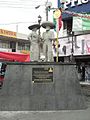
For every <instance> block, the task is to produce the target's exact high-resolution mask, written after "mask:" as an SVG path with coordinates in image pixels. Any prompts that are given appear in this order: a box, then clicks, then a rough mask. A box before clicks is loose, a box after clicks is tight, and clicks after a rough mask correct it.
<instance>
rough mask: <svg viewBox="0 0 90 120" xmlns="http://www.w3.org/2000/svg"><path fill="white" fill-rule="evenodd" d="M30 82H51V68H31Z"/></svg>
mask: <svg viewBox="0 0 90 120" xmlns="http://www.w3.org/2000/svg"><path fill="white" fill-rule="evenodd" d="M32 81H33V82H34V83H35V82H38V83H42V82H53V68H52V67H44V68H32Z"/></svg>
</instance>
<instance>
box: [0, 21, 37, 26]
mask: <svg viewBox="0 0 90 120" xmlns="http://www.w3.org/2000/svg"><path fill="white" fill-rule="evenodd" d="M22 23H37V21H35V22H13V23H2V24H0V25H12V24H22Z"/></svg>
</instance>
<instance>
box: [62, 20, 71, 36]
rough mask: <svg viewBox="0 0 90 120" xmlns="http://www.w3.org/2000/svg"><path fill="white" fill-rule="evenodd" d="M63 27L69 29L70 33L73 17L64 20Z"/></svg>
mask: <svg viewBox="0 0 90 120" xmlns="http://www.w3.org/2000/svg"><path fill="white" fill-rule="evenodd" d="M63 29H67V34H68V35H69V34H70V32H71V31H72V18H69V19H68V20H63Z"/></svg>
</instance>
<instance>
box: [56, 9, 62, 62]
mask: <svg viewBox="0 0 90 120" xmlns="http://www.w3.org/2000/svg"><path fill="white" fill-rule="evenodd" d="M60 16H61V11H60V10H59V9H56V10H55V12H54V18H55V19H56V62H58V43H59V42H58V34H59V22H58V21H59V17H60Z"/></svg>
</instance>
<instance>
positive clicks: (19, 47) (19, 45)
mask: <svg viewBox="0 0 90 120" xmlns="http://www.w3.org/2000/svg"><path fill="white" fill-rule="evenodd" d="M29 50H30V42H29V40H28V39H27V35H24V34H21V33H16V32H13V31H8V30H4V29H0V51H6V52H19V53H27V52H29Z"/></svg>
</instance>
